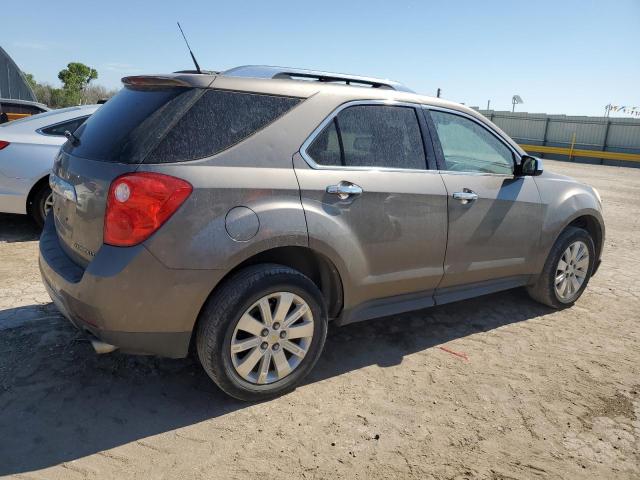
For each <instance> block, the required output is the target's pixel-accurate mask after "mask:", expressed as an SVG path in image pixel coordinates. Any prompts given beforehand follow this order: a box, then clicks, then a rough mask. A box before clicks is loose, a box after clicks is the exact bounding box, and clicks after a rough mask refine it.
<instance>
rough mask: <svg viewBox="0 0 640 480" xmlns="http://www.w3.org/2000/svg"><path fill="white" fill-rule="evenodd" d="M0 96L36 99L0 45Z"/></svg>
mask: <svg viewBox="0 0 640 480" xmlns="http://www.w3.org/2000/svg"><path fill="white" fill-rule="evenodd" d="M0 98H11V99H16V100H27V101H31V102H35V101H36V96H35V94H34V93H33V90H32V89H31V86H30V85H29V84H28V83H27V80H26V79H25V78H24V75H23V74H22V71H21V70H20V69H19V68H18V65H16V62H14V61H13V59H12V58H11V57H10V56H9V54H8V53H7V52H5V51H4V49H3V48H2V47H0Z"/></svg>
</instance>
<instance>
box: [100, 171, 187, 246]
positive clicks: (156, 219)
mask: <svg viewBox="0 0 640 480" xmlns="http://www.w3.org/2000/svg"><path fill="white" fill-rule="evenodd" d="M192 190H193V188H192V187H191V184H190V183H188V182H186V181H184V180H181V179H180V178H176V177H171V176H169V175H163V174H160V173H150V172H140V173H128V174H125V175H122V176H121V177H118V178H116V179H115V180H114V181H113V182H111V186H110V187H109V196H108V197H107V211H106V214H105V217H104V243H107V244H109V245H114V246H116V247H130V246H132V245H137V244H138V243H140V242H143V241H144V240H146V239H147V238H149V236H151V234H152V233H153V232H155V231H156V230H158V228H160V226H161V225H162V224H163V223H164V222H166V221H167V220H168V219H169V217H171V215H173V214H174V212H175V211H176V210H177V209H178V207H179V206H180V205H182V203H184V201H185V200H186V199H187V197H188V196H189V195H190V194H191V191H192Z"/></svg>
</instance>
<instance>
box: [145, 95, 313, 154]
mask: <svg viewBox="0 0 640 480" xmlns="http://www.w3.org/2000/svg"><path fill="white" fill-rule="evenodd" d="M299 102H300V99H299V98H292V97H279V96H273V95H260V94H253V93H242V92H231V91H225V90H209V91H207V92H206V93H204V95H202V97H201V98H200V99H199V100H198V101H197V102H196V103H195V104H194V105H193V107H191V109H190V110H189V111H188V112H187V113H186V114H185V115H184V116H183V117H182V118H181V119H180V120H178V122H177V123H176V125H175V126H174V127H173V128H172V129H171V130H170V131H169V133H168V134H167V135H166V136H165V137H164V139H163V140H162V141H161V142H160V143H159V144H158V146H157V147H156V148H155V150H153V151H152V152H151V153H150V154H149V156H148V157H147V158H146V159H145V160H144V162H145V163H171V162H180V161H186V160H196V159H199V158H204V157H209V156H212V155H215V154H216V153H219V152H221V151H223V150H225V149H227V148H229V147H231V146H233V145H235V144H236V143H238V142H240V141H242V140H244V139H245V138H247V137H248V136H250V135H252V134H254V133H255V132H256V131H258V130H260V129H262V128H264V127H266V126H267V125H268V124H270V123H271V122H273V121H274V120H276V119H277V118H279V117H280V116H282V115H283V114H285V113H286V112H288V111H289V110H290V109H291V108H293V107H294V106H295V105H297V104H298V103H299Z"/></svg>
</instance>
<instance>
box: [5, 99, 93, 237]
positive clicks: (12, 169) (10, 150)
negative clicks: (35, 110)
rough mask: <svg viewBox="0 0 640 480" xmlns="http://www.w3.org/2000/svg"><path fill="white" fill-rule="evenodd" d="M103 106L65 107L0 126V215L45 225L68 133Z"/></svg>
mask: <svg viewBox="0 0 640 480" xmlns="http://www.w3.org/2000/svg"><path fill="white" fill-rule="evenodd" d="M99 107H100V105H83V106H79V107H69V108H62V109H59V110H51V111H49V112H45V113H40V114H38V115H33V116H31V117H27V118H23V119H21V120H15V121H13V122H9V123H3V124H2V125H0V212H5V213H22V214H29V215H31V217H32V218H33V219H34V220H35V222H36V223H37V224H39V225H42V224H43V223H44V218H45V216H46V215H47V213H48V212H49V210H50V209H51V202H52V199H51V189H50V188H49V172H50V171H51V167H52V166H53V161H54V159H55V157H56V154H57V153H58V150H60V146H61V145H62V144H63V143H64V142H65V141H66V140H67V139H66V137H65V135H64V132H65V131H69V132H71V133H73V132H74V131H75V130H76V129H77V128H78V127H79V126H80V125H82V124H83V123H84V121H85V120H86V119H87V118H89V117H90V116H91V114H93V112H95V111H96V110H97V109H98V108H99Z"/></svg>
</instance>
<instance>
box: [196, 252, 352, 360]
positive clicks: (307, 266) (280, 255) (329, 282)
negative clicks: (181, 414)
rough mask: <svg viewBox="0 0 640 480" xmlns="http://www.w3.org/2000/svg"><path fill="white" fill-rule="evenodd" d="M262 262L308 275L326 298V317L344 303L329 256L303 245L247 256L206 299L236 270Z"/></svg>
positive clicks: (339, 310)
mask: <svg viewBox="0 0 640 480" xmlns="http://www.w3.org/2000/svg"><path fill="white" fill-rule="evenodd" d="M262 263H264V264H267V263H271V264H274V263H275V264H278V265H284V266H286V267H290V268H292V269H294V270H297V271H299V272H301V273H303V274H304V275H306V276H307V277H309V278H310V279H311V281H312V282H313V283H314V284H315V285H316V286H317V287H318V289H319V290H320V292H322V295H323V297H324V298H325V301H326V303H327V313H328V316H329V319H332V318H337V317H338V316H339V314H340V312H341V311H342V308H343V305H344V291H343V281H342V276H341V275H340V272H339V271H338V269H337V268H336V266H335V265H334V263H333V262H332V261H331V260H330V259H329V258H328V257H326V256H325V255H323V254H322V253H319V252H317V251H315V250H313V249H311V248H309V247H302V246H281V247H274V248H270V249H267V250H263V251H261V252H259V253H256V254H254V255H252V256H251V257H249V258H246V259H245V260H243V261H242V262H240V263H238V264H237V265H236V266H234V267H233V268H231V269H230V270H229V271H228V272H227V273H226V274H225V275H224V277H222V278H221V279H220V281H218V282H217V284H216V285H215V286H214V287H213V288H212V289H211V292H209V295H207V299H208V298H210V297H211V295H213V293H214V292H215V291H216V290H217V289H219V288H220V287H221V286H222V285H223V284H224V283H225V282H226V281H227V280H228V279H229V278H230V277H231V276H232V275H234V274H235V273H236V272H238V271H239V270H242V269H243V268H246V267H249V266H252V265H258V264H262ZM205 305H206V300H205V302H203V305H202V306H201V308H200V312H199V313H198V316H197V318H196V321H195V323H194V325H193V329H192V332H191V346H190V350H192V349H193V347H194V345H195V343H194V342H195V332H196V331H197V328H198V322H199V321H200V315H201V313H202V309H203V308H204V306H205Z"/></svg>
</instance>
